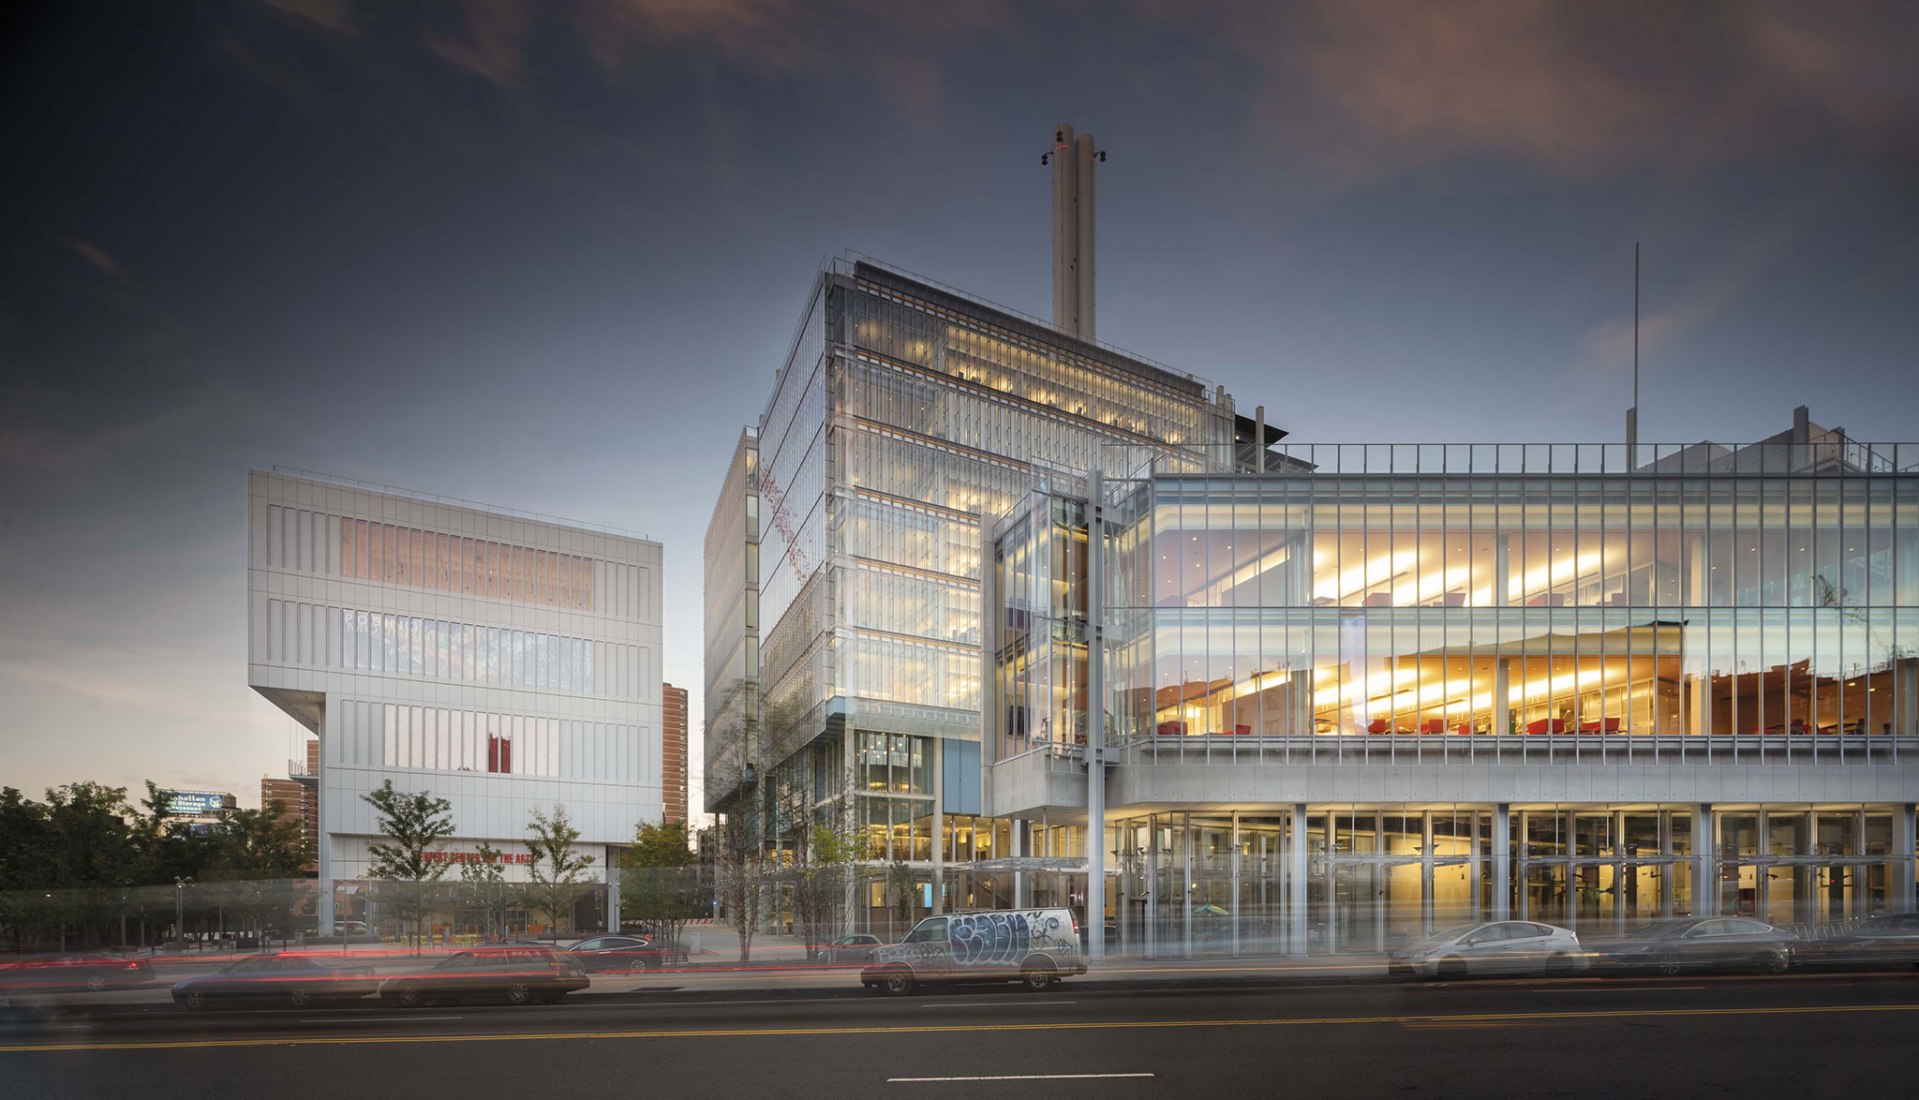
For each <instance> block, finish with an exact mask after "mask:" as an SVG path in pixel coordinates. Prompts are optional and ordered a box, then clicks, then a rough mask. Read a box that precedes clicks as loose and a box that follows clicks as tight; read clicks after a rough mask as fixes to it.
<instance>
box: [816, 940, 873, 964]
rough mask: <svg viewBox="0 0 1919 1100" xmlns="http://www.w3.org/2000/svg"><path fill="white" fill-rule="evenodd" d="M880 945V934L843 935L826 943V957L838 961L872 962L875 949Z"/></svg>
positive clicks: (828, 959)
mask: <svg viewBox="0 0 1919 1100" xmlns="http://www.w3.org/2000/svg"><path fill="white" fill-rule="evenodd" d="M879 946H881V944H880V938H879V937H878V936H868V935H865V934H858V935H852V936H841V937H840V938H839V939H837V940H834V941H833V942H832V943H829V944H827V945H826V958H827V961H829V962H836V963H870V962H872V961H873V949H874V948H876V947H879Z"/></svg>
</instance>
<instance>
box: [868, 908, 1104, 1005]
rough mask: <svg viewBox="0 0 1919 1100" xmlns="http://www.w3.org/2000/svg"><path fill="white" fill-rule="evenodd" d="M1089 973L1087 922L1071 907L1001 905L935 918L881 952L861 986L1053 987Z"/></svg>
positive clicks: (899, 989)
mask: <svg viewBox="0 0 1919 1100" xmlns="http://www.w3.org/2000/svg"><path fill="white" fill-rule="evenodd" d="M1084 973H1086V957H1085V955H1084V954H1082V953H1081V949H1080V939H1079V921H1078V920H1076V919H1074V917H1073V914H1072V911H1071V910H1068V909H1000V910H992V911H988V912H978V913H949V914H947V915H945V916H939V917H927V918H926V919H925V920H923V921H921V922H919V923H918V924H916V925H914V926H913V930H912V931H911V932H908V933H907V934H906V938H905V939H903V940H901V941H900V942H898V943H896V944H891V945H889V946H886V947H876V948H874V949H873V962H872V964H871V965H869V966H867V967H866V968H865V969H863V970H861V971H860V984H861V985H863V986H865V987H866V988H868V989H879V990H883V991H884V992H887V993H890V994H892V995H894V996H896V997H903V996H905V995H906V994H909V993H911V992H913V990H914V989H915V988H917V987H919V986H921V985H930V984H938V983H945V982H1024V983H1026V987H1027V988H1028V989H1036V990H1037V989H1045V988H1046V987H1047V986H1050V985H1052V984H1054V983H1055V982H1057V981H1059V980H1060V979H1061V978H1063V977H1065V976H1066V975H1068V974H1084Z"/></svg>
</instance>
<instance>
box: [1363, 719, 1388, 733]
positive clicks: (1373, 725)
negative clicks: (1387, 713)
mask: <svg viewBox="0 0 1919 1100" xmlns="http://www.w3.org/2000/svg"><path fill="white" fill-rule="evenodd" d="M1366 732H1367V733H1385V732H1386V720H1385V719H1384V718H1375V719H1373V720H1372V721H1370V722H1368V723H1366Z"/></svg>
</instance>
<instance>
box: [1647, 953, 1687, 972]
mask: <svg viewBox="0 0 1919 1100" xmlns="http://www.w3.org/2000/svg"><path fill="white" fill-rule="evenodd" d="M1652 965H1653V969H1654V970H1657V971H1659V973H1661V974H1663V975H1665V976H1666V977H1668V978H1671V977H1674V976H1676V975H1677V974H1678V973H1679V972H1680V970H1682V969H1684V967H1683V966H1682V965H1681V964H1680V962H1679V956H1678V955H1675V954H1673V953H1672V952H1670V951H1668V952H1666V953H1665V954H1664V955H1661V956H1659V957H1658V958H1656V959H1654V960H1653V963H1652Z"/></svg>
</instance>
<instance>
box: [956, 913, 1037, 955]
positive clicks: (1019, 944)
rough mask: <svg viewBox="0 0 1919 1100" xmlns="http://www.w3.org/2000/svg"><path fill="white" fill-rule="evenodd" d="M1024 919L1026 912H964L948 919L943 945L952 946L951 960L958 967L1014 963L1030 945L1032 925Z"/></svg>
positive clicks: (1025, 953)
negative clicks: (945, 943)
mask: <svg viewBox="0 0 1919 1100" xmlns="http://www.w3.org/2000/svg"><path fill="white" fill-rule="evenodd" d="M1031 915H1032V916H1035V917H1038V916H1040V914H1038V913H1034V914H1031ZM1027 917H1028V914H1026V913H966V914H962V915H960V916H956V917H953V918H951V919H950V920H949V921H948V922H947V925H946V942H947V943H948V944H949V945H950V946H951V947H952V951H953V961H954V962H955V963H956V964H958V965H960V966H982V965H988V964H992V963H1014V964H1016V963H1018V962H1019V961H1020V960H1021V959H1024V958H1025V957H1026V955H1027V952H1028V951H1029V950H1030V949H1031V944H1032V922H1031V921H1029V920H1028V919H1027Z"/></svg>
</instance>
